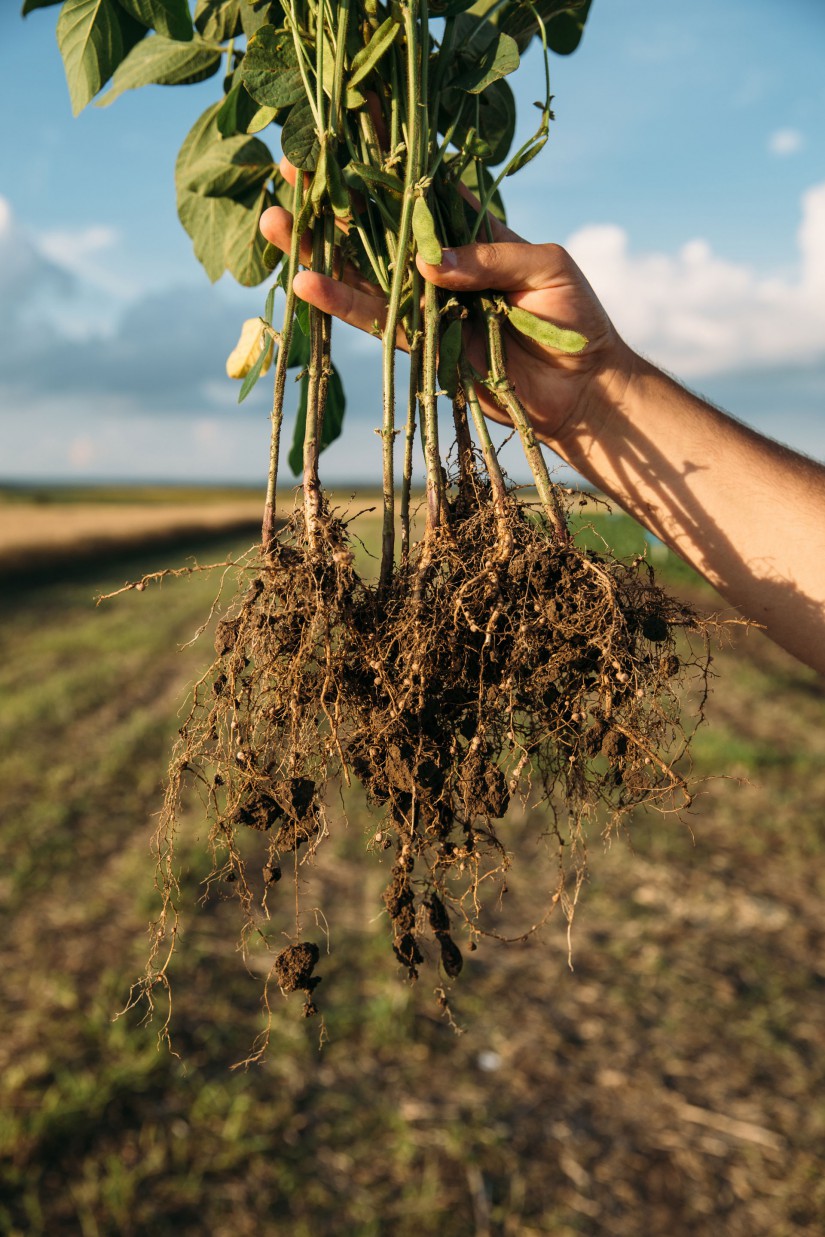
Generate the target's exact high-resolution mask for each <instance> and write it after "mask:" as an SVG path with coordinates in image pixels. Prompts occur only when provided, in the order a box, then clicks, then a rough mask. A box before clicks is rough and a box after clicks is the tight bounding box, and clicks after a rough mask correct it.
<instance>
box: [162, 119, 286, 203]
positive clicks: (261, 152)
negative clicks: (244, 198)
mask: <svg viewBox="0 0 825 1237" xmlns="http://www.w3.org/2000/svg"><path fill="white" fill-rule="evenodd" d="M221 106H222V105H219V107H218V111H217V113H216V115H215V130H216V138H215V140H213V141H212V142H209V143H207V144H206V145H205V146H204V149H203V150H202V152H201V153H200V155H199V157H197V158H194V159H192V160H190V162H189V163H188V166H187V169H186V172H185V174H184V178H183V180H182V186H183V188H184V189H188V190H190V191H191V192H192V193H200V194H205V195H206V196H207V197H237V196H238V195H239V194H242V193H246V192H247V191H248V190H250V189H256V190H257V189H259V188H260V186H261V185H263V184H264V183H265V182H266V181H267V180H269V178H270V176H271V175H272V173H273V171H274V164H273V162H272V155H271V154H270V152H269V149H268V148H267V147H266V146H265V145H264V143H263V142H262V141H261V140H260V138H257V137H247V136H246V134H238V135H237V136H236V137H229V138H221V136H220V132H219V131H218V129H217V117H218V115H219V113H220V108H221Z"/></svg>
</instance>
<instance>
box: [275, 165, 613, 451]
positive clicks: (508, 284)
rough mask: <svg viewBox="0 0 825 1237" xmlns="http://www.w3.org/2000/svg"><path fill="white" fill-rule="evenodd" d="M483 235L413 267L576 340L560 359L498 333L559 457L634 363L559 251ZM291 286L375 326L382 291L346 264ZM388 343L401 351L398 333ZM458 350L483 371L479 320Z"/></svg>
mask: <svg viewBox="0 0 825 1237" xmlns="http://www.w3.org/2000/svg"><path fill="white" fill-rule="evenodd" d="M281 171H282V173H283V175H284V176H285V177H286V179H287V180H289V181H290V182H291V183H294V180H295V169H294V168H293V167H292V165H291V164H289V163H288V162H287V161H286V160H284V161H283V162H282V164H281ZM475 204H476V205H478V203H477V202H476V203H475ZM491 228H492V236H493V240H492V243H476V244H472V245H462V246H459V247H457V248H455V249H445V250H444V256H443V260H442V263H441V265H440V266H430V265H429V264H427V263H426V262H424V261H423V259H422V258H421V257H420V255H419V256H418V257H417V259H416V261H417V263H418V268H419V270H420V271H421V274H422V275H423V276H424V278H425V279H428V280H429V281H430V282H431V283H434V284H436V285H437V286H438V287H440V288H444V289H445V291H448V292H452V293H467V292H483V291H488V290H495V291H496V292H500V293H504V294H505V295H506V297H507V300H508V301H509V302H510V304H511V305H515V306H519V307H520V308H522V309H525V310H528V311H529V312H530V313H533V314H535V315H536V316H537V317H539V318H543V319H545V320H546V321H548V322H552V323H554V324H555V325H557V326H561V327H564V328H568V329H572V330H575V331H578V332H580V333H581V334H582V335H584V336H586V338H587V340H588V344H587V347H586V348H584V349H583V351H582V352H580V353H578V354H576V355H569V354H564V353H560V352H557V351H555V350H554V349H552V348H548V347H545V346H543V345H542V344H539V343H536V342H535V341H534V340H531V339H528V338H527V337H526V336H525V335H522V334H520V333H519V332H517V331H516V330H514V329H513V328H511V327H510V326H509V325H506V326H505V335H506V346H507V371H508V375H509V378H510V380H511V381H512V382H513V384H514V386H515V389H516V394H517V395H518V397H519V399H520V401H521V403H522V405H523V406H524V408H525V409H526V411H527V414H528V416H529V417H530V420H531V422H532V424H533V428H534V430H535V432H536V434H537V435H538V437H539V438H540V439H541V440H542V441H544V442H545V443H547V444H548V445H550V446H552V447H554V448H555V449H556V450H559V451H561V453H562V454H563V455H566V454H567V451H566V450H565V443H566V442H567V441H572V440H573V439H575V438H577V437H580V436H581V435H582V434H583V433H588V434H589V433H591V432H593V431H594V430H595V428H596V425H595V423H596V422H598V421H599V420H600V419H603V418H604V417H605V415H606V413H607V412H609V401H610V400H611V399H612V400H616V399H619V398H621V393H622V391H623V389H624V386H626V384H627V381H628V379H629V377H630V373H631V372H632V369H633V360H634V356H633V353H632V352H631V351H630V349H629V348H628V347H627V346H626V345H625V344H624V342H623V341H622V339H621V338H620V337H619V335H618V333H617V331H616V329H615V327H614V326H613V324H612V323H611V321H610V319H609V318H608V316H607V314H606V313H605V311H604V309H603V308H602V306H601V304H600V303H599V301H598V299H597V297H596V294H595V293H594V292H593V289H592V288H591V287H590V285H589V283H588V282H587V280H586V279H585V277H584V275H583V274H582V272H581V271H580V270H579V268H578V267H577V266H576V264H575V262H574V261H573V259H572V258H571V257H570V255H569V254H568V253H567V252H566V251H565V250H564V249H562V248H561V246H559V245H554V244H544V245H531V244H529V243H528V242H526V241H524V240H523V239H522V237H520V236H518V235H517V234H516V233H515V232H513V231H512V230H511V229H509V228H507V227H505V226H504V225H503V224H501V223H499V222H498V220H495V219H491ZM291 229H292V216H291V215H290V214H289V212H288V211H286V210H283V209H282V208H281V207H278V206H275V207H271V208H270V209H269V210H267V211H266V212H265V213H264V215H263V217H262V219H261V231H262V232H263V234H264V236H265V237H266V238H267V240H269V241H271V243H272V244H273V245H275V246H277V247H278V248H279V249H284V250H288V249H289V244H290V233H291ZM310 250H311V238H310V236H309V234H307V236H306V237H305V238H304V240H303V244H302V251H301V258H302V261H305V262H307V263H308V262H309V258H310ZM293 287H294V289H295V293H296V295H297V296H299V297H300V298H301V300H304V301H307V302H308V303H309V304H310V305H315V306H316V307H317V308H318V309H321V310H322V311H324V312H325V313H330V314H333V315H334V316H335V317H337V318H339V319H341V320H342V321H344V322H348V323H350V324H351V325H352V326H356V327H359V328H360V329H361V330H364V331H368V332H371V333H374V332H375V328H376V324H377V325H378V327H379V328H383V325H384V321H385V318H386V299H385V297H384V294H383V293H382V292H381V290H380V289H379V288H377V287H376V286H375V285H374V284H372V283H370V282H369V280H367V279H366V278H365V277H364V276H363V275H361V274H360V273H359V272H358V271H356V270H355V269H354V268H352V267H347V268H346V269H345V270H344V271H343V272H342V275H341V278H340V279H330V278H328V277H327V276H325V275H321V274H318V273H317V272H314V271H301V272H299V274H298V275H296V277H295V281H294V284H293ZM398 342H399V346H401V347H404V346H405V340H404V338H403V337H402V334H401V333H400V332H399V340H398ZM464 343H465V350H466V354H467V357H468V359H469V361H470V362H471V364H472V365H473V366H474V367H475V368H476V370H478V371H479V373H481V374H483V375H484V374H486V373H487V368H488V367H487V358H486V344H485V331H484V325H483V322H482V321H481V320H480V319H479V320H475V319H474V318H473V317H472V316H471V317H470V318H469V319H468V320H467V322H466V323H465V331H464ZM478 393H479V397H480V398H481V400H482V403H483V406H484V410H485V412H486V413H487V415H488V416H490V417H491V418H492V419H494V420H497V421H500V422H502V423H504V424H509V419H508V417H507V415H506V413H505V412H503V410H502V409H501V408H500V406H499V404H498V403H497V402H496V401H495V399H494V398H493V396H492V395H491V394H489V393H488V392H486V391H485V389H484V387H483V385H481V384H480V385H479V388H478Z"/></svg>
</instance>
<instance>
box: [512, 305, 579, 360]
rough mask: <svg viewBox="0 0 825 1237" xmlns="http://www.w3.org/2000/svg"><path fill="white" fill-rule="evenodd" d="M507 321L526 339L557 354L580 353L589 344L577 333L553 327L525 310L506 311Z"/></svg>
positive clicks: (513, 309) (550, 323)
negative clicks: (551, 349) (557, 352)
mask: <svg viewBox="0 0 825 1237" xmlns="http://www.w3.org/2000/svg"><path fill="white" fill-rule="evenodd" d="M507 320H508V322H509V323H510V325H511V326H514V327H515V328H516V330H517V331H520V332H521V334H522V335H526V336H527V338H528V339H534V340H535V341H536V343H538V344H544V345H545V347H547V348H555V349H556V350H557V351H559V352H567V353H577V352H581V351H582V350H583V349H584V348H586V347H587V345H588V343H589V340H588V339H587V338H586V336H584V335H580V334H579V332H578V331H570V330H565V328H564V327H560V326H554V325H553V323H552V322H545V320H544V318H537V317H536V315H535V314H531V313H529V312H528V310H526V309H518V308H516V307H515V306H512V307H511V308H510V309H508V311H507Z"/></svg>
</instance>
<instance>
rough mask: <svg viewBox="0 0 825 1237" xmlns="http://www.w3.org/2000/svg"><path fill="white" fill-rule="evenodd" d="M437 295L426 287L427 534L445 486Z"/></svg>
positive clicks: (423, 385) (436, 517)
mask: <svg viewBox="0 0 825 1237" xmlns="http://www.w3.org/2000/svg"><path fill="white" fill-rule="evenodd" d="M438 325H439V313H438V292H437V289H436V286H435V284H433V283H430V282H429V281H428V280H426V281H425V283H424V362H423V366H422V376H421V377H422V382H421V388H422V389H421V410H422V425H423V428H424V432H425V438H424V459H425V461H426V465H427V532H428V533H432V532H433V531H434V530H435V529H436V528H438V527H439V526H440V524H441V514H442V503H443V499H444V485H443V480H442V476H441V457H440V454H439V450H438V397H437V395H436V392H437V390H438Z"/></svg>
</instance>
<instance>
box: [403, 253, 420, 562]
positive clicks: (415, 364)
mask: <svg viewBox="0 0 825 1237" xmlns="http://www.w3.org/2000/svg"><path fill="white" fill-rule="evenodd" d="M422 283H423V279H422V277H421V273H420V271H419V270H418V268H417V267H416V268H414V269H413V278H412V312H411V317H410V328H409V333H408V338H409V344H410V385H409V393H408V396H407V426H406V429H405V431H404V475H403V480H402V483H401V558H402V561H404V562H406V561H407V560H408V559H409V556H410V490H411V489H412V464H413V442H414V440H415V422H416V412H417V410H418V393H419V390H420V386H421V345H422V339H423V337H422V334H421V285H422Z"/></svg>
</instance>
